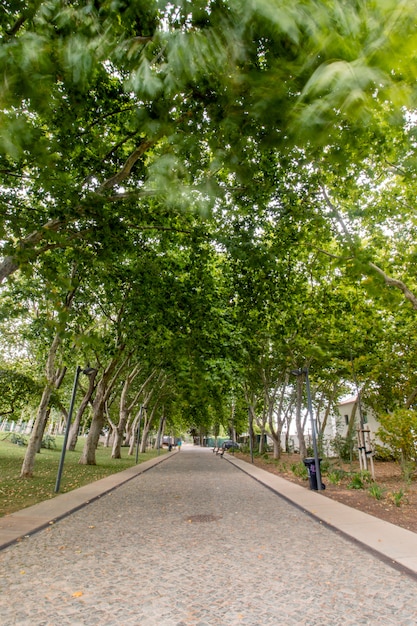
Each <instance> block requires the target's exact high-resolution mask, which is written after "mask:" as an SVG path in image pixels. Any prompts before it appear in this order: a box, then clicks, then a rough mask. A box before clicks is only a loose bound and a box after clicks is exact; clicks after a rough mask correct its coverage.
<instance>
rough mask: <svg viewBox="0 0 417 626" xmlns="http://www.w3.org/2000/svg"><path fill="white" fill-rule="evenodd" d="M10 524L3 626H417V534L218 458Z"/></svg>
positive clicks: (135, 478) (62, 501)
mask: <svg viewBox="0 0 417 626" xmlns="http://www.w3.org/2000/svg"><path fill="white" fill-rule="evenodd" d="M69 513H71V514H69ZM320 520H321V521H320ZM0 521H1V526H0V533H1V534H0V540H1V542H2V544H3V546H4V545H5V543H8V544H9V545H8V546H7V547H4V549H3V550H2V551H1V552H0V615H1V624H2V626H219V625H222V626H223V625H225V626H359V625H364V624H365V625H368V626H379V625H380V624H384V626H415V624H417V593H416V592H417V581H416V571H415V561H414V555H415V554H416V552H415V539H416V535H414V534H413V533H407V531H403V530H402V529H398V528H396V527H392V526H391V525H390V524H388V525H385V524H382V525H381V524H380V523H379V520H376V519H375V518H370V517H369V516H367V515H363V514H359V513H358V512H357V511H354V510H352V509H350V508H348V507H345V506H343V505H340V504H339V503H337V502H333V501H331V500H329V499H328V498H326V497H325V496H323V495H322V494H320V493H316V492H310V491H309V490H308V489H304V488H303V487H300V486H298V485H294V484H292V483H289V482H287V481H285V480H283V479H280V478H279V477H276V476H274V475H272V474H269V473H267V472H264V471H262V470H260V469H259V468H256V467H254V466H253V465H251V464H248V463H244V462H242V461H239V460H237V459H235V458H233V456H232V455H227V456H226V455H225V458H223V459H222V458H220V457H219V456H216V455H215V454H213V453H212V452H211V450H210V449H199V448H194V447H192V446H190V447H188V446H184V447H183V450H181V452H180V453H178V452H177V453H171V454H166V455H162V456H161V457H159V458H157V459H154V460H152V461H150V462H148V463H145V464H143V465H140V466H137V467H136V468H131V469H130V470H128V471H125V472H122V473H120V474H118V475H114V476H112V477H109V478H106V479H104V480H101V481H98V482H97V483H93V484H92V485H89V486H88V487H87V488H82V489H78V490H76V491H74V492H72V493H69V494H63V495H61V496H58V497H56V498H55V499H53V500H50V501H48V502H47V503H43V504H40V505H36V506H35V507H29V508H28V509H26V510H25V511H20V512H19V513H15V514H13V515H10V516H8V517H6V518H3V519H2V520H0ZM330 526H331V527H332V529H331V528H330ZM333 529H335V530H336V532H335V530H333ZM36 531H38V532H36ZM32 533H33V534H32ZM348 535H349V537H352V538H353V540H351V539H347V536H348ZM19 538H21V539H20V540H19ZM404 541H407V554H408V556H407V554H405V553H404V552H405V551H404V549H403V546H404ZM359 542H361V543H359ZM406 568H407V569H406ZM410 574H411V575H410Z"/></svg>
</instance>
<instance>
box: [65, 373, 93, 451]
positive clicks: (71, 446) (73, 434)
mask: <svg viewBox="0 0 417 626" xmlns="http://www.w3.org/2000/svg"><path fill="white" fill-rule="evenodd" d="M96 376H97V370H96V369H94V370H93V371H92V372H91V374H88V378H89V383H88V389H87V391H86V393H85V394H84V397H83V399H82V401H81V404H80V406H79V408H78V411H77V414H76V416H75V419H74V421H73V423H72V426H71V428H70V432H69V436H68V443H67V450H68V451H70V452H74V450H75V446H76V445H77V441H78V431H79V430H80V424H81V419H82V417H83V415H84V411H85V409H86V407H87V405H88V403H89V402H90V399H91V396H92V395H93V392H94V383H95V379H96Z"/></svg>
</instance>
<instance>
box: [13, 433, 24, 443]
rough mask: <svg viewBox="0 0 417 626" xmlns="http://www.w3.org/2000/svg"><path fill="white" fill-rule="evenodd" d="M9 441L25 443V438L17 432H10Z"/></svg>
mask: <svg viewBox="0 0 417 626" xmlns="http://www.w3.org/2000/svg"><path fill="white" fill-rule="evenodd" d="M10 442H11V443H15V444H17V445H18V446H25V445H26V438H25V437H23V435H19V434H18V433H12V434H11V436H10Z"/></svg>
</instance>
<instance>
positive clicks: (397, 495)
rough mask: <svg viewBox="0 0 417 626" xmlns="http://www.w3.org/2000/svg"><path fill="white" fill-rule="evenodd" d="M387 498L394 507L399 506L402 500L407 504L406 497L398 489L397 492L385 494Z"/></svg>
mask: <svg viewBox="0 0 417 626" xmlns="http://www.w3.org/2000/svg"><path fill="white" fill-rule="evenodd" d="M387 498H388V499H389V500H391V502H392V503H393V504H395V506H401V504H402V503H403V500H404V502H408V500H407V496H406V494H405V492H404V491H403V490H402V489H400V490H399V491H392V492H390V493H387Z"/></svg>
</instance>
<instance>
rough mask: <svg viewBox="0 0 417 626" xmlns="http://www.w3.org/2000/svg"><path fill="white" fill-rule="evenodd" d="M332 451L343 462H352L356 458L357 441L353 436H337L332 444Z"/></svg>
mask: <svg viewBox="0 0 417 626" xmlns="http://www.w3.org/2000/svg"><path fill="white" fill-rule="evenodd" d="M329 443H330V447H331V449H332V450H333V451H334V452H335V454H337V456H338V457H339V458H340V459H341V460H342V461H351V460H352V459H353V457H354V456H355V441H354V439H353V436H352V435H349V436H348V437H342V435H336V437H334V439H332V440H331V441H330V442H329Z"/></svg>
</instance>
